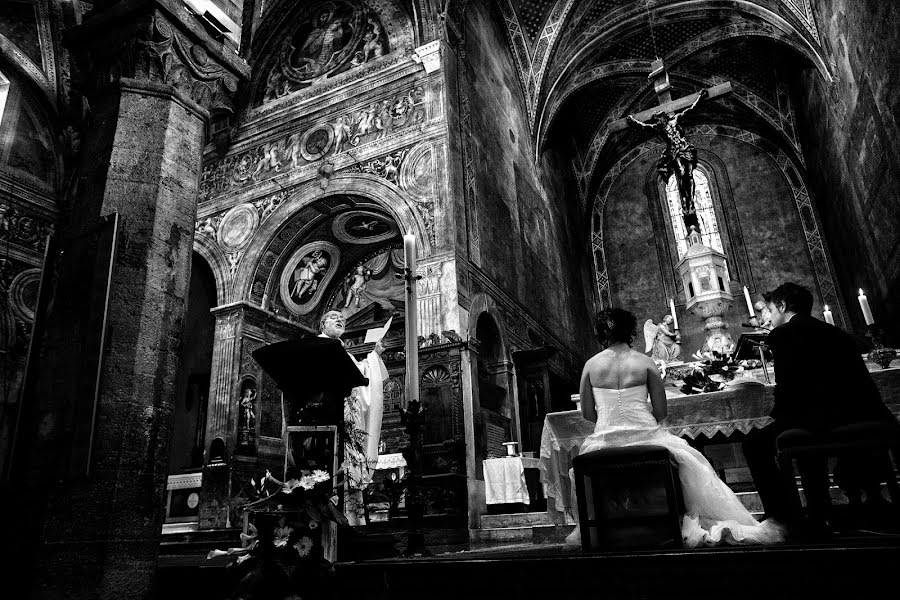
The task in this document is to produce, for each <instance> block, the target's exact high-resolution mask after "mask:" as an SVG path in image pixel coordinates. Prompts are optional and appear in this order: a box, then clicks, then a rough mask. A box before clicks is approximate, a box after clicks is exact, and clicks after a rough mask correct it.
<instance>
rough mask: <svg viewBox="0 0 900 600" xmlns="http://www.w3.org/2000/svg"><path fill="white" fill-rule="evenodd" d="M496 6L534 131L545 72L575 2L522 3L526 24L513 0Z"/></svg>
mask: <svg viewBox="0 0 900 600" xmlns="http://www.w3.org/2000/svg"><path fill="white" fill-rule="evenodd" d="M497 4H498V6H499V7H500V12H501V14H502V15H503V22H504V25H505V28H506V35H507V37H508V39H509V45H510V51H511V54H512V57H513V60H514V61H515V63H516V69H517V71H518V75H519V80H520V82H521V84H522V90H523V92H524V95H525V107H526V109H527V110H528V126H529V127H530V128H532V129H533V128H534V120H535V115H536V114H537V105H538V97H539V95H540V93H541V87H542V83H543V80H544V71H545V70H546V68H547V64H548V62H549V60H550V56H551V54H552V52H553V49H554V48H555V47H556V42H557V40H558V38H559V34H560V33H561V32H562V31H563V30H564V25H565V21H566V17H567V16H568V15H569V12H570V11H571V10H572V6H573V5H574V4H575V0H537V1H534V0H532V1H531V2H521V3H519V5H520V6H519V9H520V11H522V12H523V13H524V23H520V21H519V15H518V13H517V12H516V8H515V7H514V6H513V4H514V2H513V0H498V1H497ZM523 25H524V26H523Z"/></svg>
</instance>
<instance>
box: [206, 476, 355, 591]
mask: <svg viewBox="0 0 900 600" xmlns="http://www.w3.org/2000/svg"><path fill="white" fill-rule="evenodd" d="M336 479H337V477H334V478H332V476H331V475H329V474H328V473H327V472H325V471H322V470H314V471H309V472H301V475H300V477H299V478H291V479H288V480H287V481H284V482H282V481H279V480H278V479H276V478H275V477H274V476H272V474H271V473H270V472H269V471H266V474H265V475H264V476H263V477H261V478H260V479H259V481H257V480H256V479H255V478H254V479H251V480H250V486H251V489H252V490H253V491H252V495H253V496H254V497H255V498H256V499H255V501H253V502H250V503H249V504H246V505H245V506H244V507H243V510H244V512H245V514H246V515H247V517H246V519H247V520H246V523H247V527H246V531H245V532H243V533H241V546H240V547H237V548H228V549H227V550H212V551H211V552H209V554H207V556H206V558H207V559H212V558H216V557H219V556H233V557H235V560H234V562H233V563H232V566H233V567H235V568H237V569H238V570H239V573H240V574H239V577H238V578H239V583H238V585H237V587H238V590H237V592H236V596H235V597H245V596H246V597H252V596H253V595H254V593H255V592H254V591H253V590H255V589H256V588H257V587H259V586H262V587H263V588H265V589H271V588H272V587H273V586H274V587H278V588H283V593H282V596H281V597H285V598H288V597H291V596H292V595H295V594H296V590H298V589H301V588H303V589H305V590H309V589H318V588H319V587H322V588H323V589H324V587H327V581H326V580H327V578H328V577H330V576H331V575H333V572H334V571H333V566H332V564H331V563H330V562H329V561H328V560H326V559H325V552H324V548H323V535H322V529H321V527H322V526H323V525H326V524H327V523H329V522H334V523H343V524H346V523H347V521H346V518H345V517H344V515H343V514H342V513H341V511H340V510H338V508H337V501H338V496H337V495H336V493H335V492H336V489H335V485H334V481H335V480H336ZM310 586H312V587H310ZM303 597H304V598H306V597H307V595H306V594H304V596H303ZM312 597H315V595H313V596H312Z"/></svg>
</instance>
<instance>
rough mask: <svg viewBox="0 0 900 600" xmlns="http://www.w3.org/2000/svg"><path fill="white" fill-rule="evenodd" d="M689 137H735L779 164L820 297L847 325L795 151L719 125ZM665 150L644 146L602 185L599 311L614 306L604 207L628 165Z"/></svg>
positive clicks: (594, 236) (596, 217)
mask: <svg viewBox="0 0 900 600" xmlns="http://www.w3.org/2000/svg"><path fill="white" fill-rule="evenodd" d="M687 134H688V137H696V136H714V135H721V136H725V137H731V138H734V139H736V140H738V141H741V142H744V143H746V144H749V145H751V146H754V147H755V148H757V149H759V150H761V151H762V152H763V153H764V154H766V155H767V156H768V157H769V158H770V159H771V160H772V162H774V163H775V165H777V167H778V169H779V170H780V171H781V173H782V175H783V176H784V178H785V180H786V181H787V183H788V187H789V188H790V189H791V192H792V194H793V199H794V204H795V208H796V209H797V213H798V215H799V219H800V223H801V226H802V229H803V234H804V237H805V239H806V247H807V251H808V252H809V255H810V260H811V264H812V265H813V268H814V274H815V278H816V283H817V285H818V288H819V293H820V296H821V298H822V300H823V302H824V303H825V304H828V305H829V306H831V307H834V309H833V311H832V312H833V313H834V318H835V322H836V323H837V324H838V325H839V326H844V324H845V323H846V318H845V311H846V307H845V306H844V302H843V300H842V299H841V297H840V296H839V294H838V293H837V289H836V285H835V283H834V282H835V281H836V278H835V275H834V267H833V264H832V261H831V256H830V254H829V252H828V250H827V248H825V245H824V242H823V240H822V235H821V233H820V231H819V217H818V214H817V212H816V210H815V208H814V206H813V203H812V197H811V194H810V192H809V190H808V189H807V187H806V183H805V179H806V171H805V169H804V168H803V167H802V163H801V162H800V161H799V159H798V158H797V157H796V156H794V155H793V152H792V151H788V152H786V151H785V150H784V149H783V148H781V147H777V146H775V147H774V152H773V148H772V146H773V145H771V144H768V145H762V144H760V143H759V142H760V140H761V139H762V138H761V137H760V136H759V135H757V134H755V133H752V132H749V131H745V130H743V129H739V128H737V127H732V126H729V125H719V126H716V127H712V126H709V125H697V126H693V127H690V128H688V129H687ZM661 148H662V144H660V143H657V142H644V143H643V144H640V145H638V146H635V147H634V148H632V149H631V150H630V151H629V152H627V153H626V154H625V155H624V156H623V157H622V158H620V159H619V161H618V162H617V163H616V164H615V165H613V167H612V168H611V169H610V170H609V171H608V172H607V173H606V175H605V176H604V179H603V181H602V182H601V183H600V185H599V186H598V190H597V195H596V197H595V198H594V204H593V207H592V211H591V219H590V220H589V226H590V228H591V236H590V239H591V253H592V256H593V259H594V274H595V283H596V288H595V293H596V294H597V300H598V305H599V308H602V307H604V306H609V304H610V290H609V275H608V272H607V267H606V253H605V248H604V242H603V227H604V208H605V205H606V201H607V198H608V195H609V192H610V189H611V187H612V183H613V182H614V181H615V179H616V178H618V176H619V175H620V174H621V173H622V171H624V170H625V168H626V167H627V166H628V165H630V164H631V163H632V162H634V161H635V160H637V159H638V158H639V157H640V156H641V155H642V154H644V153H646V152H651V151H659V150H660V149H661ZM709 156H710V155H709V154H707V155H706V157H707V159H708V158H709ZM710 164H714V162H713V161H710Z"/></svg>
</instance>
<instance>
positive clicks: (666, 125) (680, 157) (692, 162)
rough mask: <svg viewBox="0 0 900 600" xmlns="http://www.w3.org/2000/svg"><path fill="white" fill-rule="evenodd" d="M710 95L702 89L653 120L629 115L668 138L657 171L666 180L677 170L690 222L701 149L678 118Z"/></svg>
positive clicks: (684, 207)
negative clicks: (685, 103) (691, 99)
mask: <svg viewBox="0 0 900 600" xmlns="http://www.w3.org/2000/svg"><path fill="white" fill-rule="evenodd" d="M707 96H709V92H708V91H707V90H702V91H701V92H700V95H698V96H697V99H696V100H694V103H693V104H691V105H690V106H688V107H687V108H685V109H684V110H681V111H678V112H674V113H669V112H666V111H664V110H660V111H657V112H655V113H653V115H652V116H651V117H650V122H649V123H644V122H643V121H640V120H638V119H635V118H634V116H632V115H629V116H628V121H629V122H630V123H632V124H634V125H640V126H641V127H647V128H648V129H652V130H653V131H655V132H657V133H658V134H659V135H660V136H662V137H663V139H665V141H666V149H665V151H664V152H663V153H662V155H660V157H659V161H658V162H657V164H656V170H657V172H658V173H659V174H660V177H664V178H665V181H666V183H668V181H669V179H670V178H671V177H672V174H673V173H674V174H675V175H676V179H675V181H676V183H677V184H678V196H679V197H680V198H681V211H682V213H683V214H684V216H685V219H686V221H687V220H688V219H689V218H690V217H691V216H692V215H694V167H696V166H697V149H696V148H694V146H693V145H692V144H691V143H690V142H689V141H688V140H687V138H686V137H685V135H684V129H682V127H681V125H679V124H678V120H679V119H680V118H681V117H683V116H684V115H685V113H687V112H689V111H690V110H692V109H693V108H694V107H695V106H697V104H698V103H699V102H700V101H701V100H703V99H704V98H706V97H707Z"/></svg>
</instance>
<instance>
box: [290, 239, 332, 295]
mask: <svg viewBox="0 0 900 600" xmlns="http://www.w3.org/2000/svg"><path fill="white" fill-rule="evenodd" d="M327 267H328V258H327V257H326V256H325V253H324V252H322V251H321V250H314V251H313V252H311V253H309V254H307V255H306V256H304V257H303V258H301V259H300V263H299V264H298V265H297V268H296V269H295V270H294V274H293V276H292V277H291V288H290V289H291V298H292V299H293V300H294V302H296V303H297V304H303V303H304V302H306V301H307V300H309V298H307V296H311V295H312V294H314V293H315V291H316V289H317V288H318V287H319V281H321V280H322V278H323V277H324V276H325V269H326V268H327Z"/></svg>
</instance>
